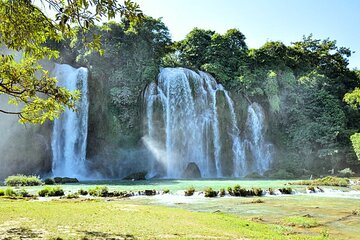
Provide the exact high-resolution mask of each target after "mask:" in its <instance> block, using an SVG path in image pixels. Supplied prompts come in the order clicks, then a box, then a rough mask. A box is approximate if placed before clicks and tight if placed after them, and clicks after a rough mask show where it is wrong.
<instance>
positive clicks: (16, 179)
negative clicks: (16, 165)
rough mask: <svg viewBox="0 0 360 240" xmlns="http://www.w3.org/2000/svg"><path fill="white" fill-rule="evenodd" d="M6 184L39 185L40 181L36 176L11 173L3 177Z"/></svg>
mask: <svg viewBox="0 0 360 240" xmlns="http://www.w3.org/2000/svg"><path fill="white" fill-rule="evenodd" d="M4 183H5V185H6V186H12V187H15V186H39V185H42V182H41V180H40V178H39V177H38V176H26V175H21V174H18V175H13V176H9V177H7V178H6V179H5V182H4Z"/></svg>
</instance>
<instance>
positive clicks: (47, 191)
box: [38, 187, 64, 197]
mask: <svg viewBox="0 0 360 240" xmlns="http://www.w3.org/2000/svg"><path fill="white" fill-rule="evenodd" d="M38 194H39V196H40V197H61V196H64V190H63V189H62V188H60V187H45V188H43V189H41V190H40V191H39V192H38Z"/></svg>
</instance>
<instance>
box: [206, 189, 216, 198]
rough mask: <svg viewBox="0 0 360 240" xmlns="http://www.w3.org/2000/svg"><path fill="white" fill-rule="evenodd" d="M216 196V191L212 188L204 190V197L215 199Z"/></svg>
mask: <svg viewBox="0 0 360 240" xmlns="http://www.w3.org/2000/svg"><path fill="white" fill-rule="evenodd" d="M217 195H218V192H217V191H214V190H213V189H212V188H207V189H205V197H216V196H217Z"/></svg>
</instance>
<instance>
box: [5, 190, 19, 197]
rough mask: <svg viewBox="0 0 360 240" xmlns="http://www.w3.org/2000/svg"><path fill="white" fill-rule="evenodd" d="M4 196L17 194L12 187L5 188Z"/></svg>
mask: <svg viewBox="0 0 360 240" xmlns="http://www.w3.org/2000/svg"><path fill="white" fill-rule="evenodd" d="M5 196H6V197H17V194H16V192H15V190H14V189H12V188H7V189H5Z"/></svg>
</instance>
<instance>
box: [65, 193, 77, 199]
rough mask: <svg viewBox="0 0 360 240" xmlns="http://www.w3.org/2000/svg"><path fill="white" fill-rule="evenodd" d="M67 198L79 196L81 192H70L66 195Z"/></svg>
mask: <svg viewBox="0 0 360 240" xmlns="http://www.w3.org/2000/svg"><path fill="white" fill-rule="evenodd" d="M65 198H67V199H75V198H79V194H78V193H70V194H68V195H66V196H65Z"/></svg>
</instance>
